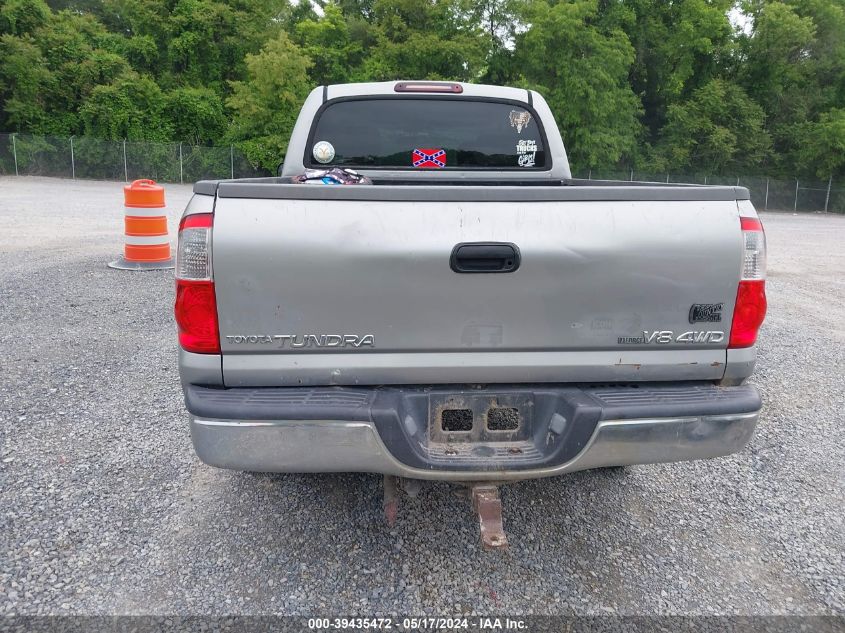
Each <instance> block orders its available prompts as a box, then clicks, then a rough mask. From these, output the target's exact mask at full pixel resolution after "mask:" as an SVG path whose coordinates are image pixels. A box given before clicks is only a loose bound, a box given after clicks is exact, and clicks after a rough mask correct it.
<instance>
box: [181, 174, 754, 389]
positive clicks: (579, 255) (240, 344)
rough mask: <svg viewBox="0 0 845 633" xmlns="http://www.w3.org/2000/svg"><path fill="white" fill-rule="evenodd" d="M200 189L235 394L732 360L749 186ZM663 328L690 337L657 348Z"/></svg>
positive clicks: (590, 377)
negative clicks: (465, 263) (506, 247)
mask: <svg viewBox="0 0 845 633" xmlns="http://www.w3.org/2000/svg"><path fill="white" fill-rule="evenodd" d="M195 191H196V192H197V194H200V195H216V196H217V198H216V204H215V219H214V226H215V239H214V248H213V259H214V275H215V280H216V282H217V283H216V286H217V302H218V311H219V324H220V338H221V350H222V367H223V377H224V382H225V384H226V385H227V386H249V387H256V386H285V385H288V386H300V385H305V386H309V385H310V386H314V385H367V384H369V385H376V384H443V383H466V382H479V383H497V382H514V381H517V382H519V381H524V382H567V381H632V380H633V381H654V380H720V379H722V378H723V377H725V375H726V371H727V370H728V367H729V364H730V363H731V362H732V360H734V359H731V358H729V350H727V334H728V331H729V327H730V320H731V314H732V310H733V304H734V300H735V296H736V285H737V279H738V270H739V268H740V266H741V244H740V240H741V234H740V231H739V227H738V225H739V219H738V216H739V211H738V206H737V201H738V200H746V199H747V198H748V191H747V190H746V189H745V188H742V187H712V186H677V185H665V184H654V185H650V184H649V185H644V184H631V183H625V184H607V183H597V182H595V181H587V183H586V184H580V181H579V184H571V183H561V184H559V185H557V186H518V185H517V186H514V185H508V186H497V187H487V186H472V185H469V186H468V185H445V184H437V185H432V186H425V187H423V186H418V185H394V184H380V185H369V186H362V185H355V186H309V185H299V184H289V183H285V182H284V181H282V180H281V179H278V178H268V179H254V180H238V181H220V182H200V183H197V185H196V187H195ZM395 203H402V205H401V207H397V205H396V204H395ZM679 203H682V204H679ZM462 243H510V244H513V245H514V246H515V247H516V248H517V250H518V252H519V256H520V258H521V263H520V264H519V268H518V270H515V271H513V272H511V273H507V274H456V272H454V270H452V269H450V265H449V261H450V254H452V252H453V250H454V249H455V248H456V245H458V244H462ZM599 289H600V290H599ZM696 304H708V305H715V304H721V314H720V321H719V322H716V323H696V324H691V323H690V322H689V320H688V317H689V313H690V310H691V306H693V305H696ZM665 331H670V332H673V336H678V335H680V334H683V333H691V335H690V336H689V337H688V338H689V339H690V340H684V341H682V342H676V341H675V340H672V341H669V342H665V341H664V342H657V341H656V340H655V339H652V340H650V341H649V340H645V337H644V333H645V336H649V335H650V334H651V333H653V332H665ZM709 333H712V335H711V334H709ZM346 337H353V338H348V340H347V338H346ZM708 337H709V338H708ZM338 341H340V342H339V343H338ZM357 343H361V344H360V345H359V344H357ZM730 354H732V355H733V356H734V357H735V360H736V362H738V363H741V364H744V365H745V366H746V367H747V366H748V358H747V357H746V356H747V354H743V351H742V350H738V351H737V350H730Z"/></svg>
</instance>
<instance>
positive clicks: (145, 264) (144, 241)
mask: <svg viewBox="0 0 845 633" xmlns="http://www.w3.org/2000/svg"><path fill="white" fill-rule="evenodd" d="M123 206H124V218H123V223H124V233H125V236H124V240H125V241H124V247H123V257H121V258H120V259H118V260H117V261H113V262H111V263H110V264H109V266H110V267H111V268H120V269H122V270H159V269H163V268H173V257H172V256H171V254H170V236H169V235H168V234H167V215H166V213H165V211H164V207H165V205H164V187H162V186H161V185H157V184H156V183H155V181H153V180H136V181H135V182H133V183H132V184H131V185H126V186H125V187H124V188H123Z"/></svg>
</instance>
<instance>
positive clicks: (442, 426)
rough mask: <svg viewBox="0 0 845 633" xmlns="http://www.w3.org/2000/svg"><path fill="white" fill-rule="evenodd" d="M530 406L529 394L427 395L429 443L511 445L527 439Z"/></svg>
mask: <svg viewBox="0 0 845 633" xmlns="http://www.w3.org/2000/svg"><path fill="white" fill-rule="evenodd" d="M533 414H534V403H533V398H532V397H531V395H530V394H520V393H504V394H495V395H493V394H478V395H469V394H465V393H462V394H431V396H430V397H429V421H428V430H429V442H430V443H433V444H468V443H469V444H478V443H491V444H499V443H513V442H525V441H528V440H530V439H531V437H532V435H533V431H534V425H533V422H534V419H533V418H534V415H533Z"/></svg>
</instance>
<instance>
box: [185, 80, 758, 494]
mask: <svg viewBox="0 0 845 633" xmlns="http://www.w3.org/2000/svg"><path fill="white" fill-rule="evenodd" d="M327 168H340V169H354V170H356V171H357V172H358V173H360V174H362V175H364V176H367V177H368V178H369V179H371V181H372V184H364V185H335V186H332V185H329V184H326V185H322V184H321V185H319V186H314V185H306V184H296V183H294V182H292V177H295V176H297V175H300V174H303V173H304V172H305V171H306V170H310V169H327ZM194 194H195V195H194V196H193V198H192V200H191V201H190V203H189V204H188V207H187V209H186V210H185V214H184V217H183V218H182V221H181V225H180V229H179V247H178V261H177V282H176V283H177V295H176V320H177V323H178V327H179V343H180V350H179V367H180V372H181V378H182V386H183V388H184V393H185V402H186V406H187V409H188V412H189V414H190V426H191V434H192V437H193V442H194V446H195V448H196V451H197V453H198V454H199V457H200V458H201V459H202V460H203V461H204V462H206V463H208V464H211V465H214V466H219V467H223V468H233V469H240V470H248V471H275V472H328V471H359V472H360V471H365V472H373V473H382V474H384V475H387V476H390V477H401V478H406V479H410V480H416V479H439V480H450V481H456V482H473V481H483V482H488V483H491V484H495V483H496V482H501V481H509V480H519V479H526V478H532V477H548V476H553V475H560V474H564V473H569V472H572V471H577V470H583V469H587V468H596V467H608V466H622V465H628V464H644V463H653V462H670V461H679V460H690V459H699V458H708V457H716V456H720V455H726V454H729V453H732V452H735V451H738V450H739V449H741V448H742V447H743V446H744V445H745V444H746V443H747V442H748V441H749V439H750V437H751V435H752V433H753V431H754V427H755V425H756V423H757V418H758V415H759V412H760V407H761V402H760V396H759V394H758V392H757V391H756V390H755V389H754V388H753V387H751V386H748V385H743V384H742V383H743V381H744V380H745V378H747V377H748V376H749V374H751V372H752V369H753V367H754V362H755V355H756V352H755V347H754V345H755V340H756V337H757V331H758V329H759V327H760V325H761V323H762V321H763V318H764V315H765V310H766V299H765V290H764V283H765V282H764V278H765V237H764V234H763V229H762V226H761V224H760V221H759V219H758V218H757V214H756V212H755V210H754V208H753V206H752V205H751V202H750V201H749V194H748V191H747V190H746V189H744V188H742V187H713V186H709V187H708V186H687V185H669V184H660V183H654V184H652V183H628V182H607V181H605V182H601V181H585V180H577V179H573V178H572V177H571V173H570V169H569V164H568V161H567V156H566V151H565V149H564V145H563V141H562V140H561V136H560V133H559V132H558V129H557V126H556V125H555V122H554V119H553V116H552V113H551V111H550V110H549V107H548V106H547V105H546V102H545V101H544V100H543V97H542V96H541V95H539V94H538V93H536V92H534V91H531V90H524V89H517V88H504V87H494V86H483V85H474V84H459V83H443V82H398V83H397V82H387V83H368V84H347V85H336V86H324V87H320V88H317V89H315V90H314V91H313V92H312V93H311V94H310V96H309V97H308V99H307V100H306V102H305V104H304V106H303V108H302V111H301V113H300V115H299V119H298V121H297V123H296V126H295V128H294V130H293V134H292V137H291V140H290V145H289V148H288V152H287V157H286V159H285V162H284V165H283V167H282V168H281V172H280V176H279V177H278V178H261V179H246V180H224V181H213V182H212V181H203V182H198V183H197V184H196V185H195V187H194Z"/></svg>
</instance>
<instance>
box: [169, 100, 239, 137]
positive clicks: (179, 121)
mask: <svg viewBox="0 0 845 633" xmlns="http://www.w3.org/2000/svg"><path fill="white" fill-rule="evenodd" d="M164 112H165V116H166V117H167V119H168V121H169V125H170V126H171V129H172V130H173V132H172V136H171V139H172V140H175V141H183V142H186V143H189V144H191V145H213V144H215V143H218V142H219V141H220V140H221V139H222V138H223V136H224V135H225V133H226V128H227V126H228V123H229V122H228V120H227V118H226V113H225V112H224V108H223V100H222V99H221V98H220V95H218V94H217V93H216V92H215V91H213V90H211V89H210V88H174V89H173V90H170V91H169V92H167V93H166V94H165V96H164Z"/></svg>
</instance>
